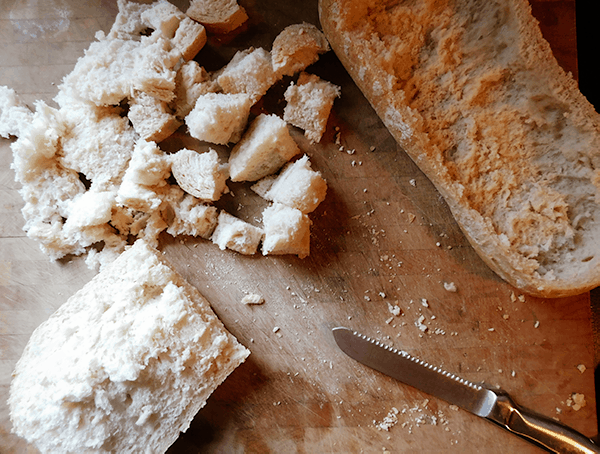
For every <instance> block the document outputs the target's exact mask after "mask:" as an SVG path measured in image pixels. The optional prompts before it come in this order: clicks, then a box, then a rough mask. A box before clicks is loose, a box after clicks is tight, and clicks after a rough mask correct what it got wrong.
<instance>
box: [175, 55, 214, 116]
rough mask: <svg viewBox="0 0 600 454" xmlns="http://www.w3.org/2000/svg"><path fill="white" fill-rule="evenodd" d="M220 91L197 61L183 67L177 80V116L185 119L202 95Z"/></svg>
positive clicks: (187, 63) (186, 63)
mask: <svg viewBox="0 0 600 454" xmlns="http://www.w3.org/2000/svg"><path fill="white" fill-rule="evenodd" d="M219 90H220V87H219V84H217V82H216V81H213V80H212V79H211V77H210V75H209V74H208V72H207V71H206V70H205V69H204V68H203V67H202V66H200V65H199V64H198V62H197V61H195V60H190V61H187V62H185V63H184V64H182V65H181V67H180V68H179V70H178V71H177V76H176V78H175V101H174V103H175V108H174V109H175V116H176V117H177V118H180V119H183V118H185V117H186V116H187V115H188V114H189V113H190V112H191V111H192V109H193V108H194V106H195V105H196V101H197V100H198V98H199V97H200V96H201V95H204V94H206V93H214V92H217V91H219Z"/></svg>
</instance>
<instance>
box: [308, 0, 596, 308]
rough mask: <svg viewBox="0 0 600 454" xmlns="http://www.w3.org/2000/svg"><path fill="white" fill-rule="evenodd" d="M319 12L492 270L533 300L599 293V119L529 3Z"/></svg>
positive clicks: (338, 3)
mask: <svg viewBox="0 0 600 454" xmlns="http://www.w3.org/2000/svg"><path fill="white" fill-rule="evenodd" d="M319 14H320V19H321V24H322V26H323V30H324V33H325V35H326V36H327V38H328V40H329V42H330V44H331V47H332V49H333V50H334V51H335V52H336V54H337V55H338V57H339V58H340V60H341V62H342V63H343V64H344V66H345V67H346V69H347V70H348V72H349V73H350V75H351V76H352V77H353V79H354V80H355V82H356V84H357V85H358V86H359V88H360V89H361V90H362V92H363V93H364V94H365V96H366V98H367V99H368V100H369V102H370V103H371V104H372V106H373V107H374V109H375V111H376V112H377V113H378V115H379V117H380V118H381V120H382V121H383V123H384V124H385V125H386V126H387V128H388V129H389V131H390V133H391V134H392V135H393V136H394V138H395V139H396V140H397V142H398V143H399V144H400V146H401V147H402V148H403V149H404V150H405V151H406V152H407V153H408V154H409V155H410V157H411V158H412V159H413V160H414V161H415V163H416V164H417V165H418V166H419V167H420V168H421V169H422V171H423V172H424V174H425V175H426V176H427V177H429V179H430V180H431V181H432V182H433V184H434V185H435V186H436V188H437V189H438V190H439V192H440V193H441V194H442V196H443V197H444V198H445V200H446V202H447V203H448V206H449V207H450V210H451V211H452V214H453V215H454V217H455V219H456V221H457V222H458V224H459V225H460V227H461V228H462V230H463V231H464V233H465V235H466V237H467V238H468V239H469V241H470V242H471V244H472V245H473V247H474V248H475V250H476V251H477V252H478V253H479V255H480V256H481V257H482V259H483V260H484V261H485V262H486V263H487V264H488V265H489V266H490V268H491V269H492V270H494V271H495V272H496V273H497V274H498V275H500V276H501V277H502V278H504V279H505V280H507V281H508V282H509V283H510V284H512V285H514V286H515V287H517V288H519V289H521V290H522V291H524V292H527V293H530V294H532V295H538V296H542V297H561V296H566V295H573V294H578V293H582V292H584V291H587V290H589V289H591V288H594V287H596V286H598V285H599V284H600V249H599V248H598V237H599V235H600V209H599V205H598V204H599V202H600V191H599V188H600V178H599V176H600V157H599V155H598V150H600V134H599V132H600V116H599V115H598V114H597V113H596V112H595V111H594V108H593V107H592V106H591V104H590V103H589V102H588V101H587V100H586V99H585V98H584V96H583V95H582V94H581V93H580V92H579V91H578V88H577V83H576V82H575V81H574V80H573V78H572V77H571V75H569V74H566V73H565V72H564V71H563V70H562V69H561V68H560V66H559V65H558V64H557V62H556V60H555V58H554V57H553V55H552V52H551V49H550V46H549V44H548V43H547V42H546V41H545V40H544V39H543V37H542V34H541V32H540V29H539V26H538V24H537V22H536V21H535V19H534V18H533V16H532V15H531V10H530V6H529V3H528V2H527V0H502V1H499V0H490V1H486V2H474V1H467V0H460V1H448V0H442V1H420V2H391V3H382V2H379V1H376V0H321V1H320V3H319Z"/></svg>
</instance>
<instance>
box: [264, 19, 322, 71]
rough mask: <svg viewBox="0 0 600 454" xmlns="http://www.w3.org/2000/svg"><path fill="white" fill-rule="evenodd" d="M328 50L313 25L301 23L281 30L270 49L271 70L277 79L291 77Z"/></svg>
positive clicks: (320, 33) (319, 32) (318, 31)
mask: <svg viewBox="0 0 600 454" xmlns="http://www.w3.org/2000/svg"><path fill="white" fill-rule="evenodd" d="M328 50H329V43H328V42H327V39H326V38H325V35H323V33H322V32H321V31H320V30H319V29H318V28H317V27H315V26H314V25H313V24H309V23H307V22H303V23H301V24H293V25H290V26H288V27H286V28H284V29H283V31H282V32H281V33H279V35H277V37H275V40H273V47H272V48H271V59H272V64H273V70H274V71H275V73H276V74H277V77H278V78H281V77H283V76H293V75H294V74H296V73H298V72H300V71H303V70H304V69H306V67H307V66H309V65H312V64H313V63H315V62H316V61H317V60H318V59H319V55H320V54H323V53H325V52H327V51H328Z"/></svg>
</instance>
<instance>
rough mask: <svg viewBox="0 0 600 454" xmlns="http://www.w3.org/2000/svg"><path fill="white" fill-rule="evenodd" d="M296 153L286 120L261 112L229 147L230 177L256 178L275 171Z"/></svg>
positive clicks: (238, 179) (233, 178)
mask: <svg viewBox="0 0 600 454" xmlns="http://www.w3.org/2000/svg"><path fill="white" fill-rule="evenodd" d="M299 153H300V148H299V147H298V145H297V144H296V142H295V141H294V139H293V138H292V136H291V135H290V132H289V130H288V126H287V124H286V122H285V121H283V120H282V119H281V118H279V117H278V116H277V115H275V114H270V115H267V114H260V115H259V116H258V117H256V118H255V119H254V121H252V123H251V124H250V127H249V128H248V130H247V131H246V132H245V133H244V135H243V136H242V139H241V140H240V141H239V142H238V143H237V144H236V145H235V147H233V149H232V150H231V155H230V156H229V175H230V177H231V181H256V180H259V179H261V178H263V177H265V176H267V175H271V174H273V173H275V172H277V171H278V170H279V169H280V168H281V167H282V166H283V165H284V164H285V163H286V162H288V161H289V160H290V159H292V158H293V157H294V156H296V155H297V154H299Z"/></svg>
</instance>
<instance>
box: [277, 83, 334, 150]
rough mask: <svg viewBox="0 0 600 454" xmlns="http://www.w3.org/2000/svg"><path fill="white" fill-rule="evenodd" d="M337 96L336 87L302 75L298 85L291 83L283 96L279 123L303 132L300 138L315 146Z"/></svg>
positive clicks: (325, 126) (323, 130) (325, 125)
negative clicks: (281, 115) (287, 124)
mask: <svg viewBox="0 0 600 454" xmlns="http://www.w3.org/2000/svg"><path fill="white" fill-rule="evenodd" d="M338 96H340V87H338V86H337V85H334V84H332V83H331V82H327V81H326V80H323V79H321V78H320V77H319V76H317V75H314V74H308V73H305V72H303V73H301V74H300V76H299V77H298V83H297V84H296V85H295V84H294V83H293V82H292V83H291V84H290V86H289V87H288V88H287V90H286V91H285V93H284V97H285V100H286V101H287V104H286V106H285V108H284V111H283V119H284V120H285V121H287V122H288V123H290V124H292V125H294V126H297V127H298V128H301V129H304V135H305V136H306V138H308V139H309V140H310V141H311V142H319V141H320V140H321V137H322V136H323V133H324V132H325V129H326V128H327V120H328V119H329V114H330V112H331V108H332V107H333V102H334V100H335V98H337V97H338Z"/></svg>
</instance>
